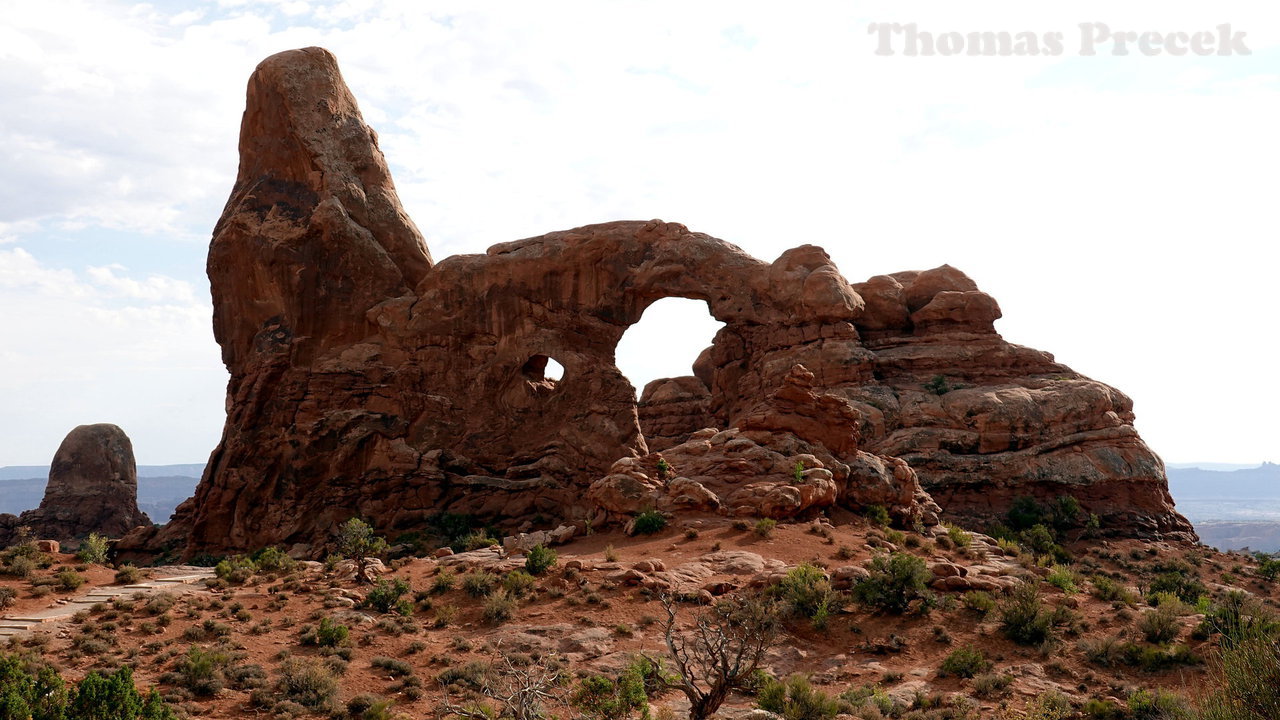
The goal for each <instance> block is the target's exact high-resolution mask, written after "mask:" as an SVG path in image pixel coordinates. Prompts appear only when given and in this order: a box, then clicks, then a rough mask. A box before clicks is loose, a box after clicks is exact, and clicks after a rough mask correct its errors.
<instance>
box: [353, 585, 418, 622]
mask: <svg viewBox="0 0 1280 720" xmlns="http://www.w3.org/2000/svg"><path fill="white" fill-rule="evenodd" d="M407 592H409V583H407V582H405V580H404V579H403V578H395V579H394V580H387V579H385V578H384V579H382V580H379V581H378V582H377V583H376V584H375V585H374V586H373V587H372V588H370V589H369V593H368V594H367V595H365V598H364V605H365V607H368V608H372V609H374V610H377V611H378V612H381V613H388V612H392V611H394V612H398V613H400V614H401V615H408V614H410V613H411V612H412V611H413V608H412V606H410V607H408V608H407V609H408V610H409V612H408V613H406V612H404V610H405V609H406V608H405V607H402V606H401V604H400V598H402V597H404V594H405V593H407Z"/></svg>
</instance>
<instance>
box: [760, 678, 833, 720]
mask: <svg viewBox="0 0 1280 720" xmlns="http://www.w3.org/2000/svg"><path fill="white" fill-rule="evenodd" d="M756 705H757V706H758V707H760V709H762V710H768V711H769V712H771V713H776V714H778V715H781V716H782V717H783V718H785V719H786V720H830V719H831V718H834V717H835V716H836V714H837V713H839V712H840V704H839V703H838V702H836V700H835V699H833V698H832V697H831V696H830V695H827V694H826V693H824V692H822V691H821V690H819V689H817V688H815V687H813V685H812V684H811V683H810V682H809V679H808V678H807V677H805V676H803V675H792V676H791V677H789V678H787V679H786V680H775V679H773V678H769V679H768V680H766V681H765V683H764V685H763V686H762V687H761V688H760V690H759V692H758V693H757V694H756Z"/></svg>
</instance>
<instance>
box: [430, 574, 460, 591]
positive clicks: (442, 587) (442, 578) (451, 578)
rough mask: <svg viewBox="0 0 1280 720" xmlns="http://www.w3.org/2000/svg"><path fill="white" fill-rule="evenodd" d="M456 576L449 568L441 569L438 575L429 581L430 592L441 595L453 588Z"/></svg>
mask: <svg viewBox="0 0 1280 720" xmlns="http://www.w3.org/2000/svg"><path fill="white" fill-rule="evenodd" d="M457 580H458V576H456V575H454V574H453V573H452V572H450V571H449V570H441V571H440V574H439V575H436V577H435V579H434V580H432V581H431V594H432V595H443V594H445V593H447V592H449V591H450V590H452V589H453V587H454V585H456V584H457Z"/></svg>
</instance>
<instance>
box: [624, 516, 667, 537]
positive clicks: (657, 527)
mask: <svg viewBox="0 0 1280 720" xmlns="http://www.w3.org/2000/svg"><path fill="white" fill-rule="evenodd" d="M666 526H667V516H666V515H663V514H662V513H660V512H658V511H657V510H645V511H644V512H642V513H640V514H639V515H637V516H636V517H635V519H634V520H632V521H631V534H632V535H652V534H654V533H656V532H661V531H662V529H663V528H665V527H666Z"/></svg>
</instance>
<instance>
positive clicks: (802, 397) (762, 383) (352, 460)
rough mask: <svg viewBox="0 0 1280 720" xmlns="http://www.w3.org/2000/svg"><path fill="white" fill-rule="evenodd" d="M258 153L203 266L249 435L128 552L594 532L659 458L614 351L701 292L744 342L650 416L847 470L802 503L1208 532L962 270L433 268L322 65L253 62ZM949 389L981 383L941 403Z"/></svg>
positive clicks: (671, 430) (720, 347)
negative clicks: (676, 303) (617, 479)
mask: <svg viewBox="0 0 1280 720" xmlns="http://www.w3.org/2000/svg"><path fill="white" fill-rule="evenodd" d="M240 151H241V166H240V174H239V176H238V178H237V181H236V185H235V187H234V189H233V191H232V196H231V199H230V201H229V202H228V204H227V207H226V209H225V210H224V212H223V216H222V218H221V220H219V222H218V225H217V226H216V228H215V231H214V237H213V241H212V243H211V245H210V251H209V267H208V270H209V278H210V282H211V284H212V290H213V299H214V307H215V309H214V329H215V335H216V337H217V339H218V342H219V343H220V344H221V346H222V348H223V358H224V361H225V362H226V364H227V367H228V369H229V370H230V372H231V380H230V383H229V385H228V398H227V407H228V417H227V424H226V428H225V430H224V435H223V438H222V442H221V443H220V444H219V446H218V448H217V449H216V450H215V451H214V453H213V455H212V457H211V458H210V463H209V466H208V469H207V470H206V475H205V477H204V478H203V480H202V481H201V483H200V486H199V488H198V490H197V493H196V496H195V497H194V498H193V499H192V500H190V501H188V502H187V503H185V504H184V505H183V506H181V507H180V508H179V509H178V512H177V514H176V515H175V517H174V519H173V520H172V521H171V522H170V523H169V524H168V525H167V526H165V528H164V529H163V530H161V531H160V532H159V534H158V535H156V534H154V533H153V534H152V535H139V536H138V537H134V538H131V539H130V542H131V543H132V544H133V545H134V546H137V547H142V546H150V547H159V546H161V545H165V544H169V545H174V544H182V545H183V547H185V549H186V552H187V553H188V554H194V553H198V552H224V551H228V550H244V549H252V548H257V547H261V546H263V545H267V544H273V543H275V544H285V545H290V544H293V543H303V544H314V543H316V542H320V541H323V540H324V539H325V538H326V537H327V536H328V535H329V534H330V533H331V531H332V528H334V527H336V526H337V525H338V524H339V523H340V522H342V521H343V520H345V519H347V518H348V517H351V516H353V515H361V516H363V517H367V518H371V519H372V520H373V521H374V522H375V524H376V525H377V526H378V527H379V528H380V529H383V530H386V531H394V530H395V529H397V528H403V529H408V528H413V527H415V526H419V525H420V524H421V523H422V522H423V521H424V519H425V518H427V517H429V516H431V515H433V514H436V513H439V512H442V511H445V510H448V511H450V512H463V513H474V514H478V515H482V516H485V517H486V518H487V519H489V520H490V521H495V522H510V523H512V524H518V523H519V522H521V521H522V520H526V519H528V518H530V517H532V516H534V515H536V514H541V515H544V516H546V517H549V518H563V519H570V520H572V519H585V518H588V517H596V518H600V517H601V516H602V513H603V512H604V509H602V506H601V504H599V503H598V502H597V501H596V500H593V499H591V498H590V497H589V496H588V493H587V492H586V491H587V488H588V487H590V486H591V485H592V483H593V482H595V481H597V480H600V479H601V478H604V477H606V476H607V475H609V474H610V473H611V467H612V466H613V465H614V464H615V461H618V460H619V459H620V458H639V459H643V458H645V457H646V456H648V452H649V447H648V444H647V442H646V439H645V434H644V432H642V426H641V419H640V416H639V415H638V414H637V406H636V401H635V389H634V388H633V387H632V386H631V384H630V383H629V382H628V381H627V379H626V378H625V377H624V376H623V375H622V374H621V373H620V372H619V371H618V369H617V367H616V365H615V364H614V350H615V348H616V346H617V343H618V340H619V339H620V338H621V336H622V334H623V332H624V331H625V330H626V329H627V327H628V326H630V325H631V324H633V323H635V322H636V321H638V320H639V319H640V316H641V315H642V313H643V312H644V310H645V308H646V307H648V305H650V304H651V303H653V302H654V301H656V300H658V299H660V298H664V297H672V296H676V297H685V298H693V299H700V300H704V301H706V303H707V305H708V307H709V308H710V311H711V314H712V315H713V316H714V317H715V318H716V319H718V320H720V321H722V322H724V323H725V327H724V328H722V329H721V330H720V332H719V333H718V334H717V335H716V337H715V340H714V341H713V344H712V346H711V347H710V348H708V349H707V350H706V351H705V352H704V353H703V354H702V356H701V357H700V358H699V359H698V362H697V363H696V365H695V368H694V376H693V377H689V378H681V379H677V380H674V381H671V383H667V385H669V387H667V388H666V390H664V391H661V392H660V390H662V388H661V387H660V385H663V384H659V385H654V386H651V388H650V390H649V391H647V392H646V402H645V406H646V409H645V413H644V418H645V419H644V425H645V426H646V427H647V428H651V429H652V430H653V431H654V436H655V439H658V440H659V444H660V446H661V447H663V448H670V449H671V451H672V452H674V451H675V449H676V446H681V447H683V445H682V444H685V443H687V442H690V438H691V437H693V436H694V435H695V434H697V431H699V430H701V429H702V427H698V426H705V425H708V424H709V425H710V426H711V427H712V428H713V429H714V430H715V431H720V430H727V429H733V430H734V431H735V432H738V433H740V434H742V435H743V438H741V439H742V440H743V442H744V443H747V444H752V445H755V446H756V447H758V448H760V450H759V451H758V452H757V451H752V452H753V457H754V458H756V462H758V463H772V465H771V467H772V466H775V465H776V466H777V467H782V465H779V463H782V462H790V458H792V457H793V456H795V455H797V454H806V453H808V454H810V455H811V456H812V457H815V458H816V457H819V456H823V457H828V458H830V459H831V460H832V461H833V462H836V463H839V464H842V465H845V466H847V467H846V468H845V470H844V471H839V470H838V468H837V472H834V473H827V474H831V475H832V478H831V480H832V482H833V483H834V484H833V485H832V487H830V488H827V487H826V486H825V485H823V483H822V482H819V483H815V485H814V486H813V487H810V488H807V489H806V490H805V491H804V492H807V493H808V494H810V495H815V494H823V493H825V495H823V497H827V496H830V497H831V498H835V499H836V500H835V501H837V502H839V499H841V498H851V499H853V500H854V502H855V504H856V502H857V501H856V497H857V493H854V492H851V491H850V489H849V487H848V483H849V482H853V481H852V480H848V478H857V477H864V478H871V477H872V476H874V479H873V480H868V482H870V483H871V484H873V485H874V484H876V483H879V484H880V485H883V486H884V487H882V488H881V490H879V491H877V493H878V495H877V497H887V498H902V502H905V503H907V505H906V506H904V507H903V508H902V513H900V514H901V516H903V517H915V516H919V512H920V508H919V507H917V508H916V510H915V511H914V512H915V515H913V514H912V512H913V511H912V510H911V508H910V507H909V506H910V505H912V504H913V503H914V504H915V505H920V504H921V503H927V502H928V498H927V496H924V495H923V494H922V493H919V494H918V486H917V485H916V482H917V481H916V473H919V482H920V483H921V484H923V485H925V486H926V487H929V488H931V489H933V490H934V491H935V492H939V493H940V497H945V498H947V499H948V500H949V501H951V502H952V503H954V507H952V506H949V505H948V503H947V502H943V503H942V505H943V509H944V510H946V511H948V512H959V513H961V514H973V515H982V514H984V513H986V512H988V511H989V510H991V509H992V508H991V507H989V506H988V505H986V504H983V503H984V502H986V499H987V496H986V495H984V490H983V489H982V487H979V486H980V485H981V484H982V483H986V484H987V485H986V486H985V487H987V488H988V489H989V488H990V487H1000V488H1003V489H1005V490H1009V491H1011V492H1012V493H1013V494H1017V491H1018V490H1019V489H1020V488H1026V489H1027V492H1028V493H1030V494H1037V495H1045V496H1051V495H1053V494H1054V491H1055V490H1056V489H1058V488H1062V487H1071V488H1073V489H1075V490H1080V492H1077V493H1076V494H1077V496H1078V498H1079V499H1080V500H1081V502H1082V503H1083V504H1084V505H1085V506H1086V507H1087V508H1088V509H1090V510H1091V511H1093V512H1098V513H1100V514H1103V515H1104V522H1105V521H1106V518H1108V517H1113V518H1116V519H1123V520H1124V521H1125V522H1126V523H1127V524H1126V525H1124V527H1125V528H1133V529H1136V530H1143V531H1146V530H1150V531H1152V532H1188V531H1189V530H1190V526H1189V525H1187V524H1186V523H1185V521H1183V520H1182V519H1181V518H1180V516H1178V515H1176V513H1174V511H1173V508H1172V503H1171V502H1170V501H1169V499H1168V495H1167V493H1166V492H1165V491H1164V479H1163V473H1162V470H1161V467H1160V463H1159V460H1158V459H1157V458H1155V456H1154V455H1152V454H1151V453H1150V451H1149V450H1147V449H1146V447H1145V445H1142V443H1141V440H1140V439H1138V438H1137V436H1136V434H1135V433H1133V429H1132V425H1131V422H1132V414H1131V412H1130V410H1129V403H1128V400H1127V398H1125V397H1124V396H1123V395H1121V394H1119V393H1118V392H1117V391H1114V390H1112V389H1110V388H1107V387H1106V386H1104V385H1101V384H1100V383H1094V382H1092V381H1089V380H1085V379H1083V378H1080V377H1079V376H1077V375H1075V374H1074V373H1071V372H1070V371H1069V370H1067V369H1066V368H1064V367H1062V366H1060V365H1056V364H1054V363H1053V361H1052V358H1051V357H1050V356H1049V355H1047V354H1045V353H1041V352H1038V351H1034V350H1029V349H1026V348H1021V347H1018V346H1014V345H1009V344H1008V343H1005V342H1004V341H1003V340H1002V339H1000V337H999V336H998V335H996V334H995V332H994V329H993V322H994V320H995V319H996V318H998V317H999V314H1000V311H999V308H998V306H997V305H996V303H995V301H994V300H992V299H991V298H990V296H988V295H986V294H985V293H982V292H980V291H978V290H977V289H976V286H974V285H973V282H972V281H971V280H969V278H967V277H965V276H964V274H963V273H960V272H959V271H958V270H955V269H953V268H950V267H946V266H944V267H943V268H938V269H936V270H932V271H927V272H923V273H899V274H898V275H895V276H891V277H890V276H884V277H879V278H874V279H872V280H871V281H868V283H863V284H860V285H850V284H849V283H848V282H847V281H846V280H845V279H844V278H843V277H842V276H841V275H840V273H839V271H838V270H837V269H836V268H835V266H834V265H833V264H832V262H831V260H830V258H829V256H828V255H827V254H826V253H825V252H824V251H823V250H822V249H821V248H818V247H815V246H811V245H804V246H801V247H798V248H795V249H792V250H788V251H787V252H785V253H783V255H782V256H781V257H779V258H778V259H777V260H776V261H774V262H773V263H766V262H763V261H760V260H757V259H755V258H752V257H750V256H748V255H747V254H745V253H744V252H742V251H741V250H740V249H738V248H737V247H735V246H733V245H730V244H729V243H726V242H724V241H722V240H718V239H716V238H713V237H710V236H708V235H704V234H701V233H696V232H691V231H689V230H688V229H687V228H685V227H684V226H682V225H679V224H676V223H666V222H662V221H658V220H654V221H648V222H614V223H606V224H602V225H592V226H587V227H582V228H577V229H574V230H568V231H563V232H555V233H550V234H548V235H543V236H541V237H536V238H530V239H526V240H519V241H516V242H511V243H505V244H501V245H496V246H494V247H492V248H490V249H489V250H488V252H486V253H485V254H482V255H461V256H454V257H450V258H446V259H445V260H443V261H441V262H440V263H438V264H434V265H433V264H432V261H431V258H430V255H429V254H428V252H427V250H426V248H425V246H424V245H423V243H422V240H421V237H420V235H419V234H418V232H417V230H416V229H415V228H414V226H413V224H412V222H411V221H410V220H409V219H408V218H407V217H406V216H405V214H404V211H403V209H402V208H401V207H400V204H399V202H398V200H397V198H396V195H395V190H394V187H393V185H392V182H391V179H390V175H389V173H388V171H387V167H386V163H385V161H384V160H383V157H382V154H381V152H380V151H379V150H378V148H377V138H376V135H375V134H374V133H373V132H372V130H370V129H369V128H368V127H367V126H366V125H365V124H364V123H363V121H362V120H361V119H360V116H359V112H358V110H357V108H356V104H355V101H354V99H353V98H352V96H351V93H350V91H349V90H348V89H347V88H346V86H345V85H344V84H343V83H342V80H341V77H340V75H339V73H338V70H337V65H336V62H335V61H334V58H333V56H332V55H330V54H329V53H328V52H326V51H324V50H321V49H318V48H308V49H305V50H295V51H290V52H286V53H281V54H279V55H275V56H272V57H271V58H268V59H267V60H266V61H264V62H263V63H262V64H261V65H260V66H259V68H258V69H257V71H255V73H254V75H253V77H252V78H251V79H250V82H249V91H248V104H247V109H246V111H245V116H244V124H243V127H242V133H241V141H240ZM548 358H554V359H555V360H557V361H558V362H559V363H560V364H561V365H563V366H564V368H565V370H564V376H563V377H562V378H561V379H560V380H558V381H552V380H549V379H547V378H546V377H544V375H543V369H544V368H545V366H546V363H547V359H548ZM797 366H800V367H798V368H797ZM935 374H943V375H946V376H947V377H949V378H952V380H953V382H959V383H963V384H965V385H966V386H967V387H966V389H964V390H957V391H955V392H952V393H948V394H946V395H935V394H932V393H929V392H926V391H925V390H924V389H923V386H924V383H925V382H928V381H929V380H930V378H931V377H932V376H933V375H935ZM788 378H790V380H788ZM788 387H790V388H791V389H790V390H788V389H787V388H788ZM664 407H665V408H667V410H664ZM770 408H773V409H772V410H770ZM831 418H839V419H840V420H839V422H838V423H837V424H838V425H839V426H838V427H830V424H831V423H830V419H831ZM713 435H714V433H713ZM708 437H709V436H707V435H706V433H702V434H699V435H698V438H699V440H698V442H702V441H705V440H707V439H708ZM721 440H724V438H721ZM721 444H722V445H725V447H724V451H725V452H729V453H732V452H734V450H733V448H737V447H744V448H745V447H747V445H745V444H737V445H733V446H732V447H729V443H727V442H722V443H721ZM860 448H861V449H860ZM863 450H865V451H866V452H863ZM685 452H689V453H693V454H697V453H699V452H701V451H700V450H699V449H698V448H693V447H690V448H686V449H685ZM893 455H896V456H899V457H906V458H907V459H908V460H909V461H910V462H911V466H912V467H914V468H915V472H912V469H911V467H906V465H905V463H902V464H899V463H900V461H898V460H896V459H894V458H892V457H888V456H893ZM1076 456H1081V457H1076ZM649 458H650V459H649V461H645V462H650V461H653V458H652V456H649ZM729 460H732V458H729ZM747 462H749V461H747ZM917 462H918V463H919V465H918V466H917ZM966 464H972V465H974V466H975V467H976V469H978V470H979V471H980V472H981V473H982V475H981V477H982V480H981V482H977V481H976V479H975V477H971V476H969V475H967V474H965V472H964V470H965V468H964V466H965V465H966ZM641 465H644V462H642V463H641ZM646 467H647V466H646ZM699 467H704V468H705V469H706V470H707V472H708V473H711V474H710V475H708V476H707V477H708V479H707V484H704V487H722V488H723V487H724V486H723V482H732V481H731V480H728V479H725V478H717V477H715V473H716V472H719V471H718V470H716V468H732V469H733V472H741V471H742V470H743V466H742V463H740V462H736V461H733V462H727V463H717V462H707V463H701V464H700V465H699ZM761 467H763V466H761ZM787 467H790V466H787ZM749 469H750V468H748V470H749ZM775 469H776V468H775ZM1059 470H1061V472H1059ZM638 472H639V471H638ZM841 473H843V475H841ZM819 475H821V476H822V477H820V478H819V477H818V476H819ZM837 476H840V477H837ZM815 478H816V479H817V480H822V481H823V482H825V481H826V480H827V478H826V477H825V475H823V474H822V473H816V474H815ZM722 481H723V482H722ZM842 483H844V484H843V485H842ZM886 483H887V485H886ZM1112 484H1114V485H1115V486H1116V489H1115V490H1114V491H1113V490H1111V489H1104V488H1110V486H1111V485H1112ZM818 485H822V487H821V488H819V487H818ZM890 486H892V487H890ZM784 490H785V489H783V488H779V489H778V491H779V492H781V493H782V494H783V495H786V496H787V497H790V496H791V495H794V494H795V493H791V492H790V491H785V492H784ZM770 492H771V491H770ZM801 494H804V493H801ZM1006 494H1009V493H1006ZM766 495H769V492H761V493H754V494H752V493H747V494H746V495H744V496H743V497H748V496H749V497H764V496H766ZM775 495H776V493H775ZM815 496H816V495H815ZM770 497H773V496H770ZM778 497H781V496H778ZM1091 498H1096V499H1097V502H1094V501H1093V499H1091ZM1010 500H1011V497H1010ZM770 502H772V501H770ZM788 502H789V501H788ZM804 502H809V501H807V500H802V504H803V503H804ZM1113 502H1114V503H1115V504H1114V505H1108V506H1106V507H1104V504H1105V503H1113ZM775 504H776V503H775ZM783 504H786V503H783ZM707 507H711V505H710V504H708V506H707ZM770 507H772V505H771V506H770ZM709 511H716V510H714V509H712V510H709ZM778 514H780V515H786V514H792V511H786V512H782V511H779V513H778Z"/></svg>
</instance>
